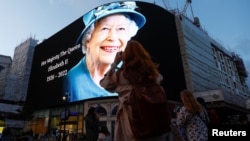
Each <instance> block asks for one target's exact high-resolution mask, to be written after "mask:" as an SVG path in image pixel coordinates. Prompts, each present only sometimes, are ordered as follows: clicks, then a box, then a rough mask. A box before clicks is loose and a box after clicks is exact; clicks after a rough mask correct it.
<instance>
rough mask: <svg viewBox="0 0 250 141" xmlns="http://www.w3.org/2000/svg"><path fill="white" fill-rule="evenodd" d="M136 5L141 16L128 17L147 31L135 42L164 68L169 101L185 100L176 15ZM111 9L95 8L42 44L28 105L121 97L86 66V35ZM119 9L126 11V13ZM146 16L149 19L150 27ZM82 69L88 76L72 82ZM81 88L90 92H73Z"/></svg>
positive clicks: (149, 6)
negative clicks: (64, 100)
mask: <svg viewBox="0 0 250 141" xmlns="http://www.w3.org/2000/svg"><path fill="white" fill-rule="evenodd" d="M109 4H110V3H109ZM112 6H113V8H114V7H115V6H114V5H112ZM112 6H111V7H112ZM123 6H124V7H123V8H125V9H126V8H131V7H130V6H131V5H126V4H125V5H123ZM126 6H127V7H126ZM136 6H137V7H136V12H135V13H133V12H130V13H129V14H128V15H129V16H130V18H131V19H133V20H135V21H136V23H137V24H139V25H140V24H143V25H140V26H142V27H141V28H140V29H139V30H138V32H137V33H136V35H135V36H133V37H132V39H135V40H137V41H140V42H141V43H142V45H143V46H144V47H145V48H146V49H147V51H148V52H149V53H150V55H151V57H152V59H153V60H154V61H155V62H157V63H159V64H160V68H159V69H160V73H161V74H162V75H163V82H162V85H163V86H164V88H165V89H166V91H167V94H168V98H169V99H173V100H174V99H176V98H177V97H179V93H176V92H178V91H179V89H180V88H183V87H185V86H184V85H185V80H184V74H183V68H182V63H181V54H180V50H179V43H178V37H177V30H176V25H175V16H174V15H173V14H171V13H170V12H169V11H167V10H166V9H164V8H163V7H161V6H158V5H155V4H153V3H147V2H142V1H137V2H136ZM109 8H110V5H109V6H106V5H103V6H102V8H101V9H100V8H99V9H92V10H91V11H89V12H87V13H85V14H84V13H83V14H84V15H83V16H82V17H80V18H79V19H77V20H76V21H74V22H72V23H71V24H70V25H68V26H67V27H65V28H64V29H62V30H61V31H59V32H57V33H55V34H54V35H53V36H51V37H50V38H49V39H46V40H44V41H43V42H42V43H40V44H39V45H38V46H36V48H35V52H34V59H33V65H32V71H31V76H30V82H29V89H28V95H27V104H28V105H30V106H34V107H35V108H45V107H50V106H54V105H58V104H61V103H62V102H63V101H62V97H63V96H64V95H67V96H68V98H69V99H68V100H69V101H70V102H78V101H83V100H89V99H93V98H106V97H110V96H112V97H116V96H117V94H116V93H107V92H106V91H105V90H104V89H103V90H102V88H101V87H100V86H99V85H98V80H99V79H98V77H96V74H94V75H93V74H92V73H93V72H91V71H90V70H89V67H90V66H88V65H89V64H88V63H86V62H84V61H86V60H85V59H84V58H86V56H85V52H84V53H83V49H82V48H83V46H82V40H83V36H84V34H85V33H86V32H87V31H88V30H87V29H89V27H90V25H91V24H92V23H93V22H92V20H93V18H97V19H94V20H98V18H100V19H101V18H102V16H103V15H105V14H104V13H105V12H107V11H109ZM132 8H133V6H132ZM119 10H121V12H123V11H122V9H119ZM93 11H94V13H92V15H91V14H90V13H91V12H93ZM103 12H104V13H103ZM131 13H132V14H131ZM138 13H139V14H138ZM140 14H141V15H143V16H144V17H145V24H144V23H143V21H142V20H143V19H141V17H140V16H141V15H140ZM100 15H101V16H100ZM98 16H100V17H98ZM138 19H139V21H137V20H138ZM141 22H142V23H141ZM87 52H88V50H87ZM100 52H101V51H100ZM82 62H84V63H85V66H83V67H82V68H81V69H82V70H78V71H73V72H72V73H70V72H71V71H72V69H73V68H75V67H76V66H78V67H79V66H81V63H82ZM82 71H85V72H86V73H85V74H84V75H85V76H82V75H80V76H79V74H78V76H77V77H75V78H74V80H71V82H70V81H68V79H69V76H71V75H72V77H73V75H77V73H80V72H82ZM93 76H95V77H93ZM72 82H73V83H72ZM69 83H70V84H69ZM76 86H77V87H79V88H81V89H89V90H86V91H85V90H84V91H82V90H76V89H74V88H72V87H76ZM76 93H78V94H76ZM176 94H177V96H176Z"/></svg>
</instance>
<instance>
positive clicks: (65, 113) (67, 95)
mask: <svg viewBox="0 0 250 141" xmlns="http://www.w3.org/2000/svg"><path fill="white" fill-rule="evenodd" d="M68 97H69V93H68V92H66V93H65V95H64V96H63V97H62V100H63V101H64V111H63V112H62V113H61V120H63V121H64V122H63V137H62V141H66V120H67V119H68V117H69V111H68V110H67V103H68Z"/></svg>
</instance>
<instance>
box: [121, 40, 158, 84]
mask: <svg viewBox="0 0 250 141" xmlns="http://www.w3.org/2000/svg"><path fill="white" fill-rule="evenodd" d="M122 60H123V61H124V64H123V70H124V72H125V73H126V76H127V77H134V76H133V75H131V74H130V72H131V73H132V74H136V75H137V76H136V77H138V80H139V81H140V82H143V81H144V83H145V81H147V82H156V80H157V78H158V76H159V72H158V64H157V63H155V62H153V61H152V60H151V56H150V54H149V53H148V52H147V50H146V49H145V48H144V47H143V45H142V44H141V43H140V42H138V41H136V40H130V41H129V42H128V44H127V47H126V49H125V51H124V52H123V56H122ZM145 76H146V77H145ZM135 81H137V80H135Z"/></svg>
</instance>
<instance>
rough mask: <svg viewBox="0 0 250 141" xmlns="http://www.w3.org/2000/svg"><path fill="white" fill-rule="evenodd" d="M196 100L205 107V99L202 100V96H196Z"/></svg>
mask: <svg viewBox="0 0 250 141" xmlns="http://www.w3.org/2000/svg"><path fill="white" fill-rule="evenodd" d="M196 100H197V101H198V102H199V103H200V104H201V105H202V106H204V107H205V108H207V107H206V102H205V100H204V99H203V98H202V97H197V98H196Z"/></svg>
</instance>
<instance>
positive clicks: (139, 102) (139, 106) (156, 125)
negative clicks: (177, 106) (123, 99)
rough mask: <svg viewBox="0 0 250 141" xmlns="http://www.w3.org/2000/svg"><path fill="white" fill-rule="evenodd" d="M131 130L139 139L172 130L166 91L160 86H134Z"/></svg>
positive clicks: (130, 98) (130, 101) (131, 97)
mask: <svg viewBox="0 0 250 141" xmlns="http://www.w3.org/2000/svg"><path fill="white" fill-rule="evenodd" d="M129 105H130V106H131V110H132V114H131V117H130V118H129V121H130V124H131V129H132V132H133V134H134V136H135V137H136V138H137V139H146V138H150V137H155V136H159V135H162V134H164V133H167V132H168V131H169V130H170V113H169V109H168V101H167V97H166V93H165V90H164V89H163V87H162V86H161V85H159V84H152V85H147V86H137V85H135V86H133V89H132V92H131V94H130V97H129Z"/></svg>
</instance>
